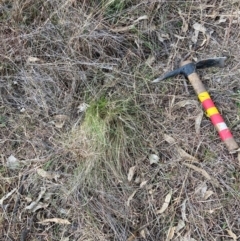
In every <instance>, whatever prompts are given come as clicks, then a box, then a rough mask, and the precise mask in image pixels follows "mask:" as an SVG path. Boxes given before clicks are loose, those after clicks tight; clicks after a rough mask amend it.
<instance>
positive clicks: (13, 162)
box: [7, 155, 20, 170]
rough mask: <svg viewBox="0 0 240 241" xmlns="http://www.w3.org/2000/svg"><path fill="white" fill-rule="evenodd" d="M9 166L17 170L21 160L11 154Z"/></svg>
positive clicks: (8, 160) (8, 161) (8, 159)
mask: <svg viewBox="0 0 240 241" xmlns="http://www.w3.org/2000/svg"><path fill="white" fill-rule="evenodd" d="M7 167H8V168H9V169H11V170H16V169H18V168H19V167H20V162H19V160H18V159H17V158H16V157H15V156H13V155H10V156H9V157H8V158H7Z"/></svg>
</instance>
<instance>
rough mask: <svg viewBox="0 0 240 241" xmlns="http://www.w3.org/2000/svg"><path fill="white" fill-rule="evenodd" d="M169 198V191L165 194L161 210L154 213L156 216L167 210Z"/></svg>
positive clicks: (170, 194) (170, 195) (170, 196)
mask: <svg viewBox="0 0 240 241" xmlns="http://www.w3.org/2000/svg"><path fill="white" fill-rule="evenodd" d="M171 198H172V191H170V192H169V193H168V194H167V196H166V197H165V201H164V203H163V205H162V207H161V209H159V210H158V211H157V212H156V214H162V213H164V212H165V211H166V210H167V208H168V206H169V204H170V201H171Z"/></svg>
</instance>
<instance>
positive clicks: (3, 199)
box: [0, 188, 17, 205]
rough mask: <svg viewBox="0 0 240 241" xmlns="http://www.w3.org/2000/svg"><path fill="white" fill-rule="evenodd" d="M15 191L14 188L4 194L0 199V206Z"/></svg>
mask: <svg viewBox="0 0 240 241" xmlns="http://www.w3.org/2000/svg"><path fill="white" fill-rule="evenodd" d="M16 191H17V188H14V189H13V190H12V191H11V192H9V193H7V194H5V195H4V196H3V197H2V198H1V199H0V205H3V202H4V201H5V200H7V199H8V198H9V197H11V196H12V195H13V193H15V192H16Z"/></svg>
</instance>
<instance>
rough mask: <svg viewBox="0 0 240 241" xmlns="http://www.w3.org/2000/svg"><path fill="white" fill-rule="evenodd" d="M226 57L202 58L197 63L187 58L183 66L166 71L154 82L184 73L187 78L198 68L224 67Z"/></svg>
mask: <svg viewBox="0 0 240 241" xmlns="http://www.w3.org/2000/svg"><path fill="white" fill-rule="evenodd" d="M225 59H226V57H218V58H211V59H205V60H200V61H198V62H197V63H194V62H192V61H190V60H187V61H184V62H182V63H181V66H180V67H179V68H178V69H175V70H173V71H170V72H168V73H166V74H165V75H164V76H162V77H159V78H157V79H155V80H153V81H152V82H153V83H157V82H159V81H162V80H164V79H167V78H170V77H174V76H176V75H179V74H182V75H184V76H185V77H186V78H187V76H188V75H190V74H192V73H194V72H196V70H197V69H204V68H210V67H221V68H222V67H224V62H225Z"/></svg>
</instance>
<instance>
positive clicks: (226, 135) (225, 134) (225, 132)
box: [219, 129, 233, 141]
mask: <svg viewBox="0 0 240 241" xmlns="http://www.w3.org/2000/svg"><path fill="white" fill-rule="evenodd" d="M219 135H220V137H221V139H222V140H223V141H224V140H226V139H228V138H231V137H233V135H232V133H231V131H230V130H229V129H225V130H222V131H220V132H219Z"/></svg>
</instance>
